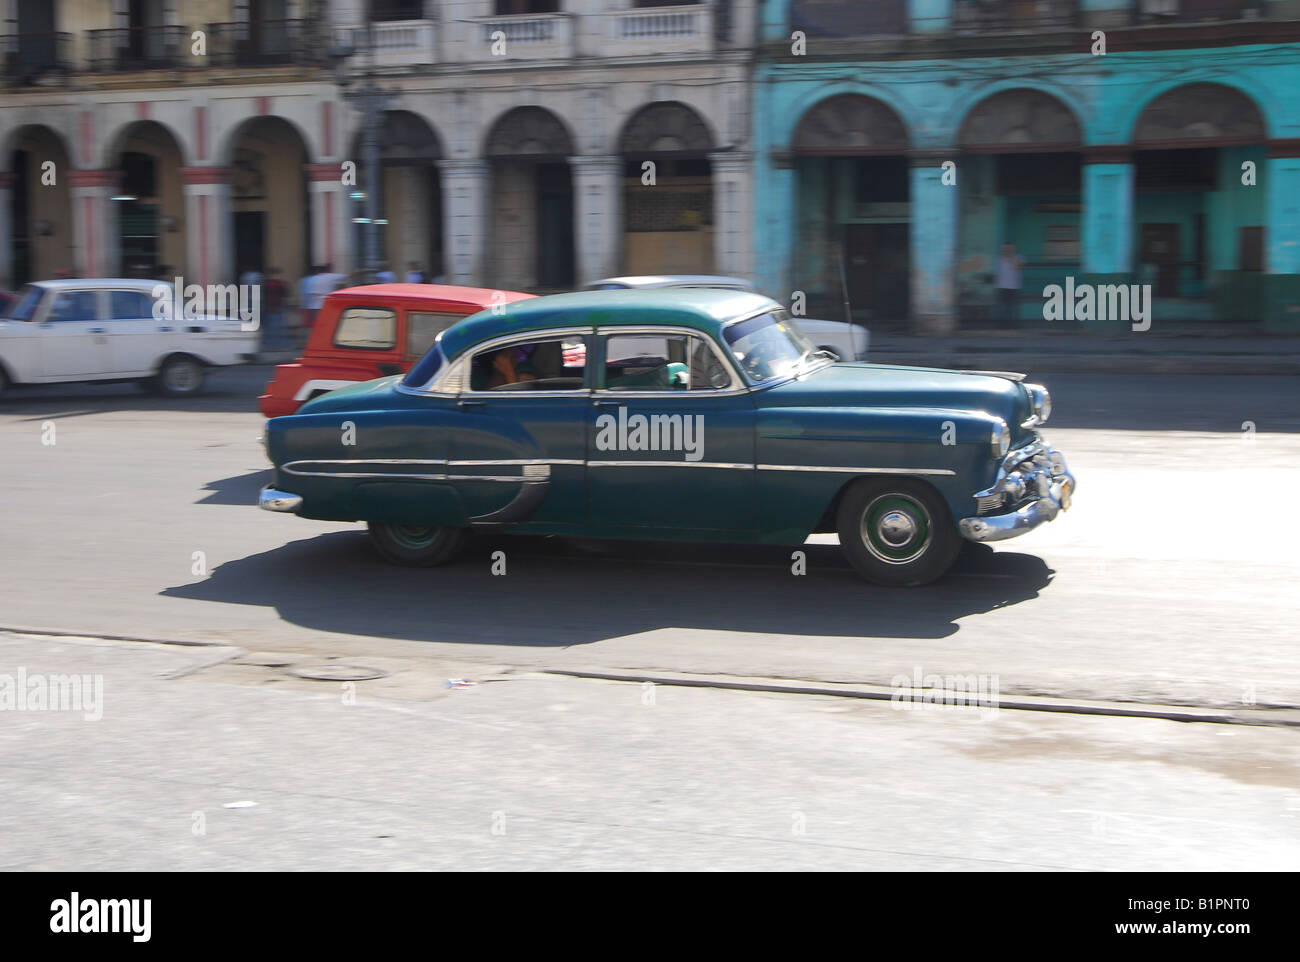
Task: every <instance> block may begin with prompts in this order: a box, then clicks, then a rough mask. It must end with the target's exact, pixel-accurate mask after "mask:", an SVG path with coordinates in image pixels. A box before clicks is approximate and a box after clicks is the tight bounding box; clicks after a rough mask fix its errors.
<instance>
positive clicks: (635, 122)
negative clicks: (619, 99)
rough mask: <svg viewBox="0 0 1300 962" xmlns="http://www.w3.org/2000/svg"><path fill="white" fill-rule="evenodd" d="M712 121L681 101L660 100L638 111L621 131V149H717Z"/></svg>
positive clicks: (637, 151) (699, 152) (629, 151)
mask: <svg viewBox="0 0 1300 962" xmlns="http://www.w3.org/2000/svg"><path fill="white" fill-rule="evenodd" d="M716 143H717V141H716V139H715V138H714V136H713V133H712V132H711V131H710V130H709V125H708V123H707V122H706V121H705V120H704V117H703V116H702V115H701V114H700V113H699V112H698V111H697V110H695V108H693V107H690V106H688V105H686V104H684V103H682V102H681V101H679V100H660V101H656V102H655V103H652V104H646V105H645V106H644V107H641V108H640V109H639V110H637V111H636V112H635V113H634V114H632V116H631V117H629V118H628V119H627V122H626V123H624V124H623V129H622V131H621V132H620V133H619V138H618V149H619V152H620V153H622V154H624V155H625V156H627V155H636V156H640V155H642V154H678V155H681V154H695V155H697V156H703V155H704V154H707V153H708V152H710V151H712V150H714V149H716V148H715V146H714V145H715V144H716Z"/></svg>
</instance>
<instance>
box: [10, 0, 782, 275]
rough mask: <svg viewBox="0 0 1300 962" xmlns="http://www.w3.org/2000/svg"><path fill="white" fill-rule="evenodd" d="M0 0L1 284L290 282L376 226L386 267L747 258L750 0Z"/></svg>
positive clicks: (356, 255)
mask: <svg viewBox="0 0 1300 962" xmlns="http://www.w3.org/2000/svg"><path fill="white" fill-rule="evenodd" d="M3 9H4V13H5V23H6V29H5V32H4V38H3V49H4V51H5V59H4V77H5V88H4V90H3V92H2V94H0V147H2V149H0V158H2V160H3V165H4V166H3V171H2V172H0V283H3V284H4V285H6V286H9V287H13V286H17V285H18V284H21V283H24V282H26V281H28V280H32V279H38V278H42V277H49V276H52V275H54V274H55V273H56V272H58V271H61V270H71V271H73V272H76V273H80V274H85V275H109V276H111V275H119V274H125V275H135V276H162V275H165V276H173V275H182V276H184V277H185V278H186V280H187V281H190V280H193V281H195V282H198V283H214V282H225V281H228V280H230V279H233V278H234V277H235V276H237V275H238V274H239V273H240V272H242V271H244V270H246V269H256V270H263V271H264V270H267V269H269V268H272V267H275V268H279V269H280V270H281V271H282V272H283V274H284V276H285V278H286V279H287V280H289V281H290V282H293V281H295V280H296V279H297V278H299V277H301V276H303V275H304V274H306V273H307V272H309V270H310V268H311V267H312V266H313V265H316V264H322V263H326V262H329V263H331V264H332V265H333V267H334V269H335V270H339V271H344V272H347V271H351V270H353V269H354V268H357V267H360V266H362V264H361V258H362V254H361V252H362V251H364V250H365V249H366V246H365V244H366V240H367V236H366V232H367V231H369V230H372V229H373V230H376V231H377V232H378V237H377V246H378V248H379V251H380V259H381V260H382V261H383V262H384V263H386V264H388V265H390V267H391V269H392V270H393V271H394V272H395V273H398V274H399V275H400V274H402V273H404V272H405V270H406V268H407V265H408V264H410V263H414V264H416V265H417V266H418V268H419V269H420V270H422V271H423V272H424V273H425V274H426V276H428V277H430V278H443V279H445V280H446V281H447V282H449V283H460V284H473V285H481V286H489V287H501V288H508V289H524V290H534V291H545V290H563V289H570V288H572V287H573V286H575V285H579V284H582V283H584V282H586V281H589V280H592V279H595V278H597V277H600V276H604V275H609V274H616V273H621V272H625V271H628V272H632V271H635V272H653V271H692V272H698V271H718V272H725V273H731V274H741V275H750V274H752V272H753V265H752V258H751V250H750V246H751V234H750V229H749V228H750V225H751V224H752V220H753V213H752V206H751V197H752V185H751V182H750V179H749V172H750V150H751V145H750V120H751V116H752V104H751V103H750V100H749V70H750V57H751V55H752V47H753V38H754V36H755V35H756V29H757V26H756V24H757V19H756V18H757V12H758V4H757V2H749V0H743V2H733V0H715V2H701V3H674V2H670V0H655V2H653V3H648V2H642V0H441V2H437V0H370V2H369V3H366V2H363V0H331V2H316V0H3ZM368 19H369V23H370V26H371V27H372V30H367V29H366V27H367V22H368ZM348 48H351V49H352V53H351V55H350V56H347V55H346V54H347V53H348ZM367 84H371V85H374V86H377V87H379V88H381V89H382V90H383V91H384V92H385V96H386V100H385V103H384V106H383V111H382V120H381V122H380V123H379V124H378V130H379V137H380V158H381V160H380V164H379V167H380V169H379V170H377V171H370V170H367V169H366V165H365V161H364V155H365V151H364V143H363V141H364V138H363V135H362V127H363V122H362V121H363V117H362V111H361V110H360V109H358V107H360V106H364V105H363V104H362V103H361V102H359V101H358V100H357V99H356V98H355V97H354V96H353V94H354V92H355V91H357V90H358V89H359V88H361V87H363V86H366V85H367ZM372 183H373V184H375V185H377V191H378V196H377V205H376V206H377V208H378V210H377V216H374V217H369V216H368V214H369V213H370V211H371V209H372V208H371V206H370V204H369V197H368V191H369V189H370V185H371V184H372ZM371 222H373V226H372V223H371Z"/></svg>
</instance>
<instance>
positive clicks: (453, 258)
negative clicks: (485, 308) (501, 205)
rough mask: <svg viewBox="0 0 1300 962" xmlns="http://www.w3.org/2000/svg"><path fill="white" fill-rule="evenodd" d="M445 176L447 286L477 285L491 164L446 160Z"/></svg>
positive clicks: (481, 259)
mask: <svg viewBox="0 0 1300 962" xmlns="http://www.w3.org/2000/svg"><path fill="white" fill-rule="evenodd" d="M438 169H439V170H440V171H441V173H442V197H443V225H444V226H443V236H444V237H445V238H446V240H445V246H446V251H447V255H446V264H447V283H448V284H461V285H468V286H470V287H475V286H478V285H479V284H480V283H481V281H480V278H481V277H482V275H483V253H484V249H485V247H486V245H485V243H484V228H485V227H486V224H485V216H486V215H485V210H486V206H485V205H486V202H487V185H488V165H487V163H486V162H484V161H481V160H446V161H443V162H442V163H441V164H440V165H439V168H438Z"/></svg>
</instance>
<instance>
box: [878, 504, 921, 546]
mask: <svg viewBox="0 0 1300 962" xmlns="http://www.w3.org/2000/svg"><path fill="white" fill-rule="evenodd" d="M876 532H877V534H879V535H880V538H881V540H883V541H885V542H886V543H888V544H889V545H890V546H892V547H895V548H901V547H903V545H905V544H907V543H908V542H909V541H911V540H912V538H914V537H915V536H916V522H915V521H913V520H912V518H910V517H909V516H908V515H906V514H904V513H903V512H902V511H889V512H886V513H885V514H883V515H881V516H880V520H879V521H877V522H876Z"/></svg>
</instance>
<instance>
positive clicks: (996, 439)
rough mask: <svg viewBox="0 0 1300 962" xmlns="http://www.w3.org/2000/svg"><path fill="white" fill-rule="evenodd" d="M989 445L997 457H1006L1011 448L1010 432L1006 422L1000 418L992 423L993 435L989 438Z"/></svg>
mask: <svg viewBox="0 0 1300 962" xmlns="http://www.w3.org/2000/svg"><path fill="white" fill-rule="evenodd" d="M989 446H990V447H992V448H993V454H994V455H995V456H997V457H999V458H1002V457H1006V454H1007V452H1008V451H1010V450H1011V432H1010V431H1008V430H1007V422H1006V421H1003V420H1002V419H1001V418H998V420H997V421H995V422H994V423H993V436H992V437H990V438H989Z"/></svg>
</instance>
